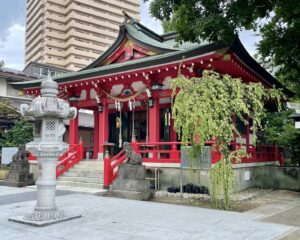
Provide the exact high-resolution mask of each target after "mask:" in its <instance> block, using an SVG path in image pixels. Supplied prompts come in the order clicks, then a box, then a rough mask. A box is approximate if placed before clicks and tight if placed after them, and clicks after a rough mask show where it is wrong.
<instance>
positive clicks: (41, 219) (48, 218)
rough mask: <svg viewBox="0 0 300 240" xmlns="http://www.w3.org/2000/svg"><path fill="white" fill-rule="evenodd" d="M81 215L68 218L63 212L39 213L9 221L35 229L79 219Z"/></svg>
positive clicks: (35, 211)
mask: <svg viewBox="0 0 300 240" xmlns="http://www.w3.org/2000/svg"><path fill="white" fill-rule="evenodd" d="M79 217H81V215H71V216H67V215H66V214H65V213H64V211H62V210H58V209H56V210H51V211H37V210H34V211H33V212H32V213H29V214H26V215H25V216H17V217H11V218H9V219H8V221H12V222H17V223H23V224H27V225H30V226H34V227H43V226H47V225H50V224H55V223H59V222H64V221H68V220H71V219H74V218H79Z"/></svg>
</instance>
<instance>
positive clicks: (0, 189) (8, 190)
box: [0, 186, 36, 196]
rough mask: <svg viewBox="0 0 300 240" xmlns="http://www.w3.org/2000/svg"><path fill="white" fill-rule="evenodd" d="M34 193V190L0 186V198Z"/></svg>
mask: <svg viewBox="0 0 300 240" xmlns="http://www.w3.org/2000/svg"><path fill="white" fill-rule="evenodd" d="M34 191H36V189H30V188H17V187H8V186H0V196H3V195H8V194H16V193H24V192H34Z"/></svg>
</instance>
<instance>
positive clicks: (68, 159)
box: [56, 143, 83, 177]
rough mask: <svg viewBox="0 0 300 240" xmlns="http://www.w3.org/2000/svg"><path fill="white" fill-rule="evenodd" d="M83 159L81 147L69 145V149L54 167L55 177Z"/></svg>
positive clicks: (79, 145)
mask: <svg viewBox="0 0 300 240" xmlns="http://www.w3.org/2000/svg"><path fill="white" fill-rule="evenodd" d="M82 159H83V145H82V143H79V144H70V148H69V150H68V151H66V152H65V153H64V154H63V155H62V156H61V157H60V158H59V160H60V161H59V163H58V164H57V165H56V177H59V176H60V175H61V174H63V173H64V172H66V171H67V170H68V169H69V168H71V167H73V166H74V165H75V164H76V163H78V162H79V161H80V160H82Z"/></svg>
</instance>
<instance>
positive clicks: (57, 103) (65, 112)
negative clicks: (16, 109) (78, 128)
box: [21, 75, 77, 118]
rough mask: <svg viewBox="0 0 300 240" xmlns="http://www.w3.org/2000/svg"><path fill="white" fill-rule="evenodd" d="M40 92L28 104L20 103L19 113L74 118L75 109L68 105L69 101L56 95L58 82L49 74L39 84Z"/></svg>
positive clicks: (32, 115)
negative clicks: (39, 94)
mask: <svg viewBox="0 0 300 240" xmlns="http://www.w3.org/2000/svg"><path fill="white" fill-rule="evenodd" d="M41 94H42V96H38V97H36V98H35V99H33V100H32V102H31V104H30V105H27V104H22V105H21V113H22V115H23V116H31V117H58V118H74V117H75V116H76V114H77V109H76V108H74V107H70V105H69V103H68V102H66V101H65V100H63V99H60V98H58V97H57V94H58V84H57V83H56V82H54V81H53V80H52V78H51V76H50V75H48V78H47V79H45V80H43V82H42V84H41Z"/></svg>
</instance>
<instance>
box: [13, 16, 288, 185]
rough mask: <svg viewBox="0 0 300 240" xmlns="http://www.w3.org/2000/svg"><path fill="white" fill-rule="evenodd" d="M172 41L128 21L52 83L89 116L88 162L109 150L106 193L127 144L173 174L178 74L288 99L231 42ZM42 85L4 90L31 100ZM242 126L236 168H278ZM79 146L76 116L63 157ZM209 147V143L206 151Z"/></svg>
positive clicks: (274, 155)
mask: <svg viewBox="0 0 300 240" xmlns="http://www.w3.org/2000/svg"><path fill="white" fill-rule="evenodd" d="M175 38H176V33H166V34H161V35H159V34H157V33H155V32H153V31H151V30H150V29H148V28H146V27H145V26H143V25H142V24H140V23H139V22H137V21H135V20H134V19H127V20H126V21H125V23H124V24H123V25H122V26H120V32H119V35H118V37H117V39H116V41H115V42H114V43H113V44H112V45H111V46H110V47H109V48H108V50H107V51H106V52H104V53H103V54H102V55H100V56H99V58H98V59H96V60H95V61H94V62H92V63H91V64H90V65H88V66H86V67H85V68H84V69H82V70H80V71H78V72H70V73H66V74H64V75H62V76H58V77H55V78H53V79H54V81H56V82H57V83H58V86H59V97H60V98H63V99H65V100H68V101H69V102H70V105H71V106H74V107H76V108H77V109H78V110H80V109H87V110H91V111H93V119H94V129H93V141H92V142H93V144H92V145H91V146H87V145H86V144H85V143H84V142H83V145H84V147H85V148H91V149H92V152H93V156H92V157H93V159H98V160H103V158H104V155H105V150H108V152H109V155H110V156H109V158H110V160H111V162H110V163H111V165H109V168H111V169H109V170H105V171H107V173H106V172H104V174H106V175H107V174H109V177H108V179H106V183H105V184H104V185H106V187H107V185H109V184H110V183H111V182H112V180H113V179H114V178H115V173H114V171H113V170H114V168H116V167H117V164H115V165H113V163H114V162H115V161H117V162H119V163H121V162H122V159H124V154H122V151H121V150H122V143H124V142H133V143H134V145H135V149H136V151H137V152H140V153H141V154H142V156H143V162H145V163H148V164H149V165H151V164H152V165H153V166H164V165H168V164H173V166H176V164H177V165H178V164H180V162H181V161H182V156H181V151H180V142H179V140H178V138H177V135H176V132H175V131H174V129H173V119H172V116H171V112H172V111H171V93H172V90H171V82H172V79H173V78H176V77H177V76H178V71H179V68H180V72H181V74H183V75H185V76H186V77H187V78H191V77H201V74H202V71H203V70H205V69H212V70H214V71H216V72H218V73H221V74H229V75H231V76H233V77H237V78H241V79H242V81H243V82H245V83H249V82H260V83H262V84H263V86H264V87H265V88H271V87H273V86H274V85H275V86H276V87H278V88H282V89H284V92H285V94H287V95H288V94H289V92H288V91H287V90H286V89H285V88H284V87H283V86H282V85H281V84H280V83H279V82H278V81H277V80H276V79H275V78H274V77H273V76H272V75H271V74H269V73H268V72H267V71H266V70H265V69H264V68H263V67H261V66H260V65H259V64H258V63H257V62H256V61H255V60H254V59H253V58H252V57H251V56H250V55H249V53H248V52H247V51H246V50H245V48H244V46H243V45H242V43H241V41H240V40H239V39H238V37H237V38H236V39H235V40H234V42H232V43H231V44H223V43H210V42H207V41H203V42H201V43H188V42H185V43H183V44H176V42H175ZM83 44H84V43H83ZM41 82H42V80H41V79H37V80H32V81H26V82H16V83H12V84H11V85H12V86H13V87H14V88H16V89H19V90H23V91H24V94H26V95H31V96H38V95H40V85H41ZM269 107H270V109H272V108H273V109H275V108H274V107H272V106H269ZM249 122H250V126H245V125H244V124H243V123H239V122H238V121H237V122H236V124H237V128H238V130H239V131H240V133H241V136H240V137H239V138H237V139H236V140H235V142H236V143H239V144H241V145H242V146H243V147H244V148H245V149H246V150H247V153H248V156H249V157H248V158H247V159H244V160H243V162H242V163H240V164H243V163H245V164H249V163H252V164H256V163H260V164H264V163H266V164H270V163H272V164H280V163H282V161H283V158H282V156H281V154H280V152H279V151H278V148H277V147H276V146H254V145H253V136H254V134H255V133H253V132H252V131H251V129H250V127H251V124H252V121H251V116H249ZM79 141H80V136H79V134H78V116H77V117H76V118H75V119H74V120H70V127H69V144H70V151H69V153H70V152H72V151H73V152H75V151H79V150H78V148H76V146H77V145H79V144H81V143H80V142H79ZM212 144H213V143H212V142H208V143H207V146H211V145H212ZM76 149H77V150H76ZM69 155H70V154H69ZM73 156H75V155H73ZM84 156H85V154H83V153H82V152H81V154H80V155H78V156H77V157H74V158H73V159H75V158H76V161H75V162H74V163H73V165H74V164H75V163H78V161H80V160H81V159H82V158H84ZM61 159H63V158H61ZM70 159H71V158H70V157H69V159H68V161H70ZM218 159H220V156H219V155H218V153H216V152H214V151H213V149H211V150H210V156H209V161H210V164H214V163H215V162H217V161H218ZM62 161H63V160H62ZM69 165H72V164H69ZM69 167H70V166H69ZM69 167H66V168H65V169H64V171H67V170H68V168H69ZM64 171H62V172H60V173H58V176H59V175H60V174H62V173H63V172H64Z"/></svg>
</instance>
